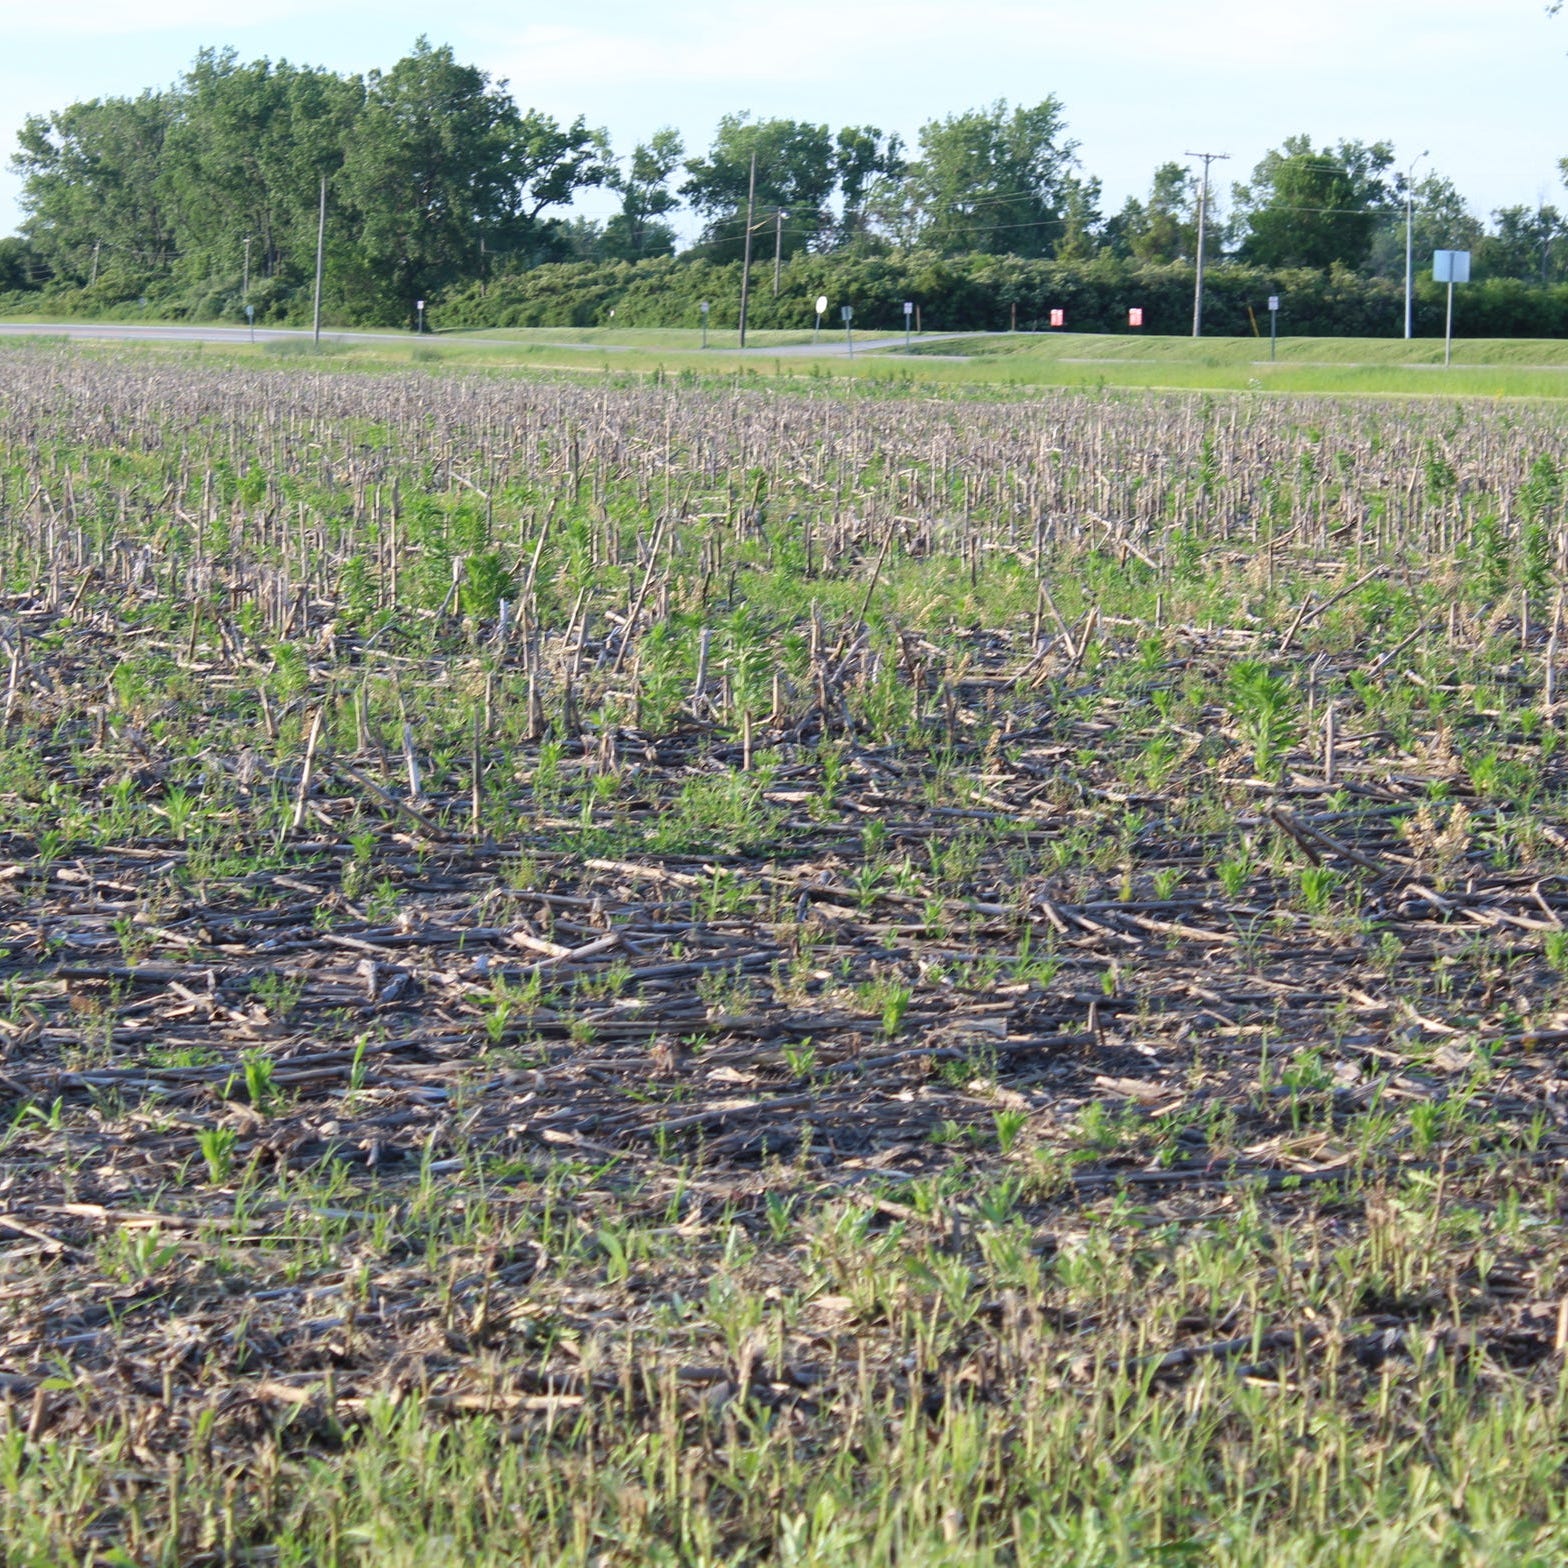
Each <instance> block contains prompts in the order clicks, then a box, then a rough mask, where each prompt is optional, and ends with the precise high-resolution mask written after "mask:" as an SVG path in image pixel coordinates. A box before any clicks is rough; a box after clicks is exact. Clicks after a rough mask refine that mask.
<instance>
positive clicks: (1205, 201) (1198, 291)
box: [1183, 152, 1230, 338]
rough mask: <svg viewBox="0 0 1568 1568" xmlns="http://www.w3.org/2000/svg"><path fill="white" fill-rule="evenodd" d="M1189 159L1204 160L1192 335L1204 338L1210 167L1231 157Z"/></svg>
mask: <svg viewBox="0 0 1568 1568" xmlns="http://www.w3.org/2000/svg"><path fill="white" fill-rule="evenodd" d="M1183 156H1184V157H1188V158H1201V159H1203V183H1202V184H1201V185H1200V186H1199V187H1198V268H1197V276H1196V278H1194V280H1193V285H1192V335H1193V336H1194V337H1195V338H1201V337H1202V336H1203V252H1204V248H1205V245H1206V241H1207V236H1208V224H1209V165H1210V164H1211V163H1214V162H1215V161H1216V160H1218V161H1220V162H1224V161H1225V160H1226V159H1228V158H1229V157H1230V154H1229V153H1228V152H1189V153H1185V154H1183Z"/></svg>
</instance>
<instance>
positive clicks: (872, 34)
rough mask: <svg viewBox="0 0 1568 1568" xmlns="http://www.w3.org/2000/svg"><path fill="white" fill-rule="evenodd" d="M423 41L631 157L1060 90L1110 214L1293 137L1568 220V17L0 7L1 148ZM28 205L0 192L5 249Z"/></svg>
mask: <svg viewBox="0 0 1568 1568" xmlns="http://www.w3.org/2000/svg"><path fill="white" fill-rule="evenodd" d="M420 33H426V34H428V35H429V36H430V37H431V39H432V41H434V42H436V43H450V44H451V45H452V46H453V48H454V49H455V50H456V51H457V54H458V57H459V58H460V59H463V60H465V61H468V62H471V63H474V64H476V65H479V66H482V67H483V68H484V69H486V70H488V71H490V72H492V73H493V74H494V75H496V76H498V77H506V78H508V79H509V80H510V82H511V84H512V91H513V93H514V95H515V96H516V98H517V100H518V101H519V103H521V104H522V105H523V106H525V107H529V106H532V107H537V108H540V109H543V110H546V111H548V112H549V113H552V114H554V115H556V116H558V117H560V118H563V119H570V118H572V117H574V116H576V115H577V114H579V113H581V114H584V115H586V116H587V118H588V120H589V122H590V123H591V124H595V125H602V126H604V127H606V128H607V129H608V130H609V132H610V134H611V136H612V137H613V139H614V142H615V145H616V148H617V150H618V151H628V150H630V148H631V146H632V144H633V142H634V141H636V140H637V139H638V138H640V137H644V136H646V135H647V134H648V133H649V132H650V131H652V130H654V129H655V128H656V127H658V126H660V125H667V124H669V125H675V126H677V127H678V128H679V129H680V130H681V131H682V132H683V133H684V134H685V136H686V141H687V145H688V147H690V148H692V149H694V150H695V149H700V148H702V147H705V146H706V144H707V142H708V139H709V136H710V134H711V132H712V129H713V126H714V123H715V122H716V121H717V119H718V117H719V116H720V115H721V114H723V113H725V112H727V111H731V110H736V109H751V110H753V111H755V112H756V113H758V114H761V115H772V114H780V115H790V116H793V117H797V118H806V119H812V120H821V121H827V122H829V123H830V124H833V125H835V126H837V125H841V124H846V123H856V124H860V123H867V122H869V123H872V124H878V125H881V126H884V127H885V128H888V129H892V130H898V131H901V132H903V133H904V135H905V137H906V139H908V140H910V141H912V140H913V139H914V134H915V132H916V130H917V129H918V127H919V125H920V124H921V122H922V121H923V120H926V119H929V118H932V117H934V116H937V115H941V114H946V113H950V112H953V111H955V110H960V109H965V108H969V107H972V106H973V105H975V104H979V103H984V102H988V101H990V100H992V99H996V98H1007V99H1010V100H1012V101H1014V102H1037V101H1038V100H1039V99H1040V98H1041V97H1042V96H1044V95H1045V94H1046V93H1055V94H1056V95H1057V96H1058V97H1059V98H1061V99H1062V101H1063V103H1064V105H1065V109H1066V117H1067V120H1068V124H1069V127H1070V132H1071V134H1072V135H1073V136H1074V137H1075V138H1076V139H1077V140H1078V141H1079V142H1080V143H1081V153H1080V156H1081V158H1082V161H1083V164H1084V166H1085V167H1086V168H1087V169H1088V170H1089V171H1090V172H1092V173H1095V174H1098V175H1099V176H1100V177H1101V179H1102V180H1103V181H1104V184H1105V193H1106V205H1107V208H1108V209H1110V208H1114V207H1116V206H1119V205H1120V203H1121V201H1122V199H1123V198H1124V197H1126V196H1127V195H1130V194H1141V193H1142V192H1143V191H1144V190H1145V189H1146V188H1147V186H1148V182H1149V177H1150V174H1151V172H1152V170H1153V168H1154V166H1155V165H1156V164H1157V163H1159V162H1160V161H1162V160H1164V159H1167V158H1173V157H1179V156H1180V155H1181V154H1182V153H1184V152H1186V151H1188V150H1210V151H1218V152H1228V153H1230V154H1231V155H1232V159H1231V162H1229V163H1228V164H1224V165H1221V166H1220V178H1221V180H1222V181H1223V182H1224V183H1225V184H1226V185H1228V184H1229V181H1230V180H1231V179H1233V178H1238V177H1245V175H1246V174H1247V172H1248V171H1249V170H1250V168H1251V166H1252V164H1253V163H1254V162H1255V161H1256V160H1257V158H1258V157H1259V156H1260V155H1261V154H1262V153H1263V152H1264V151H1265V150H1266V149H1267V148H1269V147H1271V146H1275V145H1277V144H1278V143H1279V142H1280V141H1282V140H1283V139H1284V137H1286V136H1287V135H1290V134H1292V133H1295V132H1298V131H1305V132H1308V133H1309V134H1311V135H1312V136H1313V137H1315V138H1317V139H1318V140H1320V141H1325V140H1334V139H1337V138H1339V137H1341V136H1346V137H1360V138H1364V139H1367V140H1374V139H1377V138H1387V139H1389V140H1391V141H1393V142H1394V144H1395V146H1396V148H1397V150H1398V152H1399V155H1400V160H1401V162H1404V161H1407V160H1408V159H1409V158H1410V157H1412V156H1413V155H1415V154H1417V153H1419V152H1421V151H1422V150H1423V149H1429V150H1430V154H1431V157H1430V160H1429V166H1431V167H1435V168H1437V169H1438V170H1440V171H1442V172H1444V173H1447V174H1449V175H1450V176H1451V177H1452V178H1453V179H1454V180H1455V181H1456V183H1457V184H1458V185H1459V187H1460V189H1461V190H1462V191H1463V192H1464V193H1465V194H1466V196H1467V197H1469V199H1470V200H1471V202H1472V204H1473V205H1474V206H1475V207H1476V208H1477V209H1478V210H1479V211H1480V212H1481V213H1482V214H1483V215H1484V214H1486V213H1488V212H1490V211H1491V209H1492V208H1494V207H1498V206H1502V205H1504V204H1507V203H1513V202H1527V203H1534V202H1536V201H1539V200H1541V199H1542V198H1544V199H1546V200H1548V201H1553V202H1556V203H1558V204H1559V205H1562V204H1564V203H1565V202H1568V191H1564V189H1563V188H1562V185H1561V181H1560V177H1559V175H1558V171H1557V160H1558V159H1559V158H1560V157H1562V156H1564V155H1568V114H1565V113H1564V111H1563V105H1564V104H1565V103H1568V13H1565V14H1564V16H1562V17H1560V18H1558V19H1556V20H1552V19H1549V18H1548V17H1547V16H1546V6H1545V0H1306V3H1300V0H1297V3H1295V4H1277V3H1269V0H1194V3H1191V4H1188V5H1186V6H1180V5H1177V4H1174V3H1172V0H1099V3H1080V0H1072V3H1069V0H1032V3H1024V0H961V3H957V4H954V3H951V0H786V3H780V0H768V3H763V0H730V3H727V4H719V3H717V0H664V3H661V4H657V5H649V4H634V3H630V0H579V3H578V4H575V5H572V6H560V5H551V6H547V5H542V4H538V3H534V0H507V3H499V0H458V3H457V4H454V5H451V6H448V7H446V8H444V9H435V10H433V9H432V8H431V7H429V6H428V5H414V4H409V3H407V0H249V3H247V4H245V5H244V6H243V8H241V7H237V6H235V5H233V4H228V5H221V6H220V5H214V4H211V3H210V0H57V3H55V4H48V3H43V4H40V3H37V0H0V36H4V37H5V39H6V41H7V43H6V48H5V50H4V52H3V54H0V131H3V132H4V134H5V138H6V142H7V147H8V150H10V149H11V148H12V147H14V141H13V136H14V131H15V128H16V127H17V126H18V125H19V124H20V123H21V120H22V118H23V116H24V115H25V114H27V113H29V112H37V111H44V110H48V109H52V108H57V107H60V106H62V105H63V104H65V103H68V102H70V101H72V100H73V99H78V98H90V97H96V96H100V95H107V94H122V93H135V92H137V91H139V90H141V89H142V88H143V87H148V86H154V85H158V84H163V83H166V82H168V81H170V80H171V79H172V78H173V77H174V76H176V75H177V74H178V73H179V71H180V69H181V68H182V67H183V66H184V65H185V64H187V63H188V62H189V61H190V59H191V57H192V56H193V55H194V54H195V52H196V50H197V49H198V48H200V47H202V46H203V45H214V46H224V45H232V46H233V47H235V48H236V49H238V50H239V52H240V53H241V55H242V56H244V57H246V58H253V57H255V56H258V55H268V56H271V57H273V58H278V57H287V58H289V59H292V60H295V61H297V62H307V63H313V64H323V65H328V66H331V67H333V68H335V69H340V70H364V69H367V68H369V67H372V66H387V65H390V64H391V63H392V61H394V60H395V59H396V58H397V57H398V56H399V55H400V54H402V53H404V52H405V51H406V50H407V48H408V47H409V45H410V44H411V43H412V41H413V40H414V38H415V37H417V36H418V35H419V34H420ZM18 193H19V185H18V182H17V180H16V179H15V177H14V176H13V175H11V174H10V173H9V172H5V173H0V232H7V231H9V230H10V229H11V228H12V227H13V226H14V225H15V223H16V222H17V221H18V219H19V216H20V212H19V209H18V207H17V204H16V203H17V196H18ZM603 202H604V198H602V197H601V198H599V199H598V201H597V203H590V207H589V210H593V209H594V207H595V206H596V207H597V209H598V210H600V211H602V210H604V206H603Z"/></svg>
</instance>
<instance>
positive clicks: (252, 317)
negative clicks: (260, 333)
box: [245, 305, 256, 343]
mask: <svg viewBox="0 0 1568 1568" xmlns="http://www.w3.org/2000/svg"><path fill="white" fill-rule="evenodd" d="M245 319H246V321H248V322H249V323H250V340H251V342H252V343H254V342H255V341H256V307H255V306H254V305H247V306H246V307H245Z"/></svg>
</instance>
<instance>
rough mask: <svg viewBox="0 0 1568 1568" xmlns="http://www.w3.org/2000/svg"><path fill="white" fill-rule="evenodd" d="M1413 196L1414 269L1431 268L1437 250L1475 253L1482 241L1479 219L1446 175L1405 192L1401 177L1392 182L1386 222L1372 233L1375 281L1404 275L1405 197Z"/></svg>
mask: <svg viewBox="0 0 1568 1568" xmlns="http://www.w3.org/2000/svg"><path fill="white" fill-rule="evenodd" d="M1407 196H1408V197H1410V198H1411V201H1410V239H1411V246H1410V248H1411V252H1412V255H1413V258H1414V261H1415V265H1416V267H1417V268H1418V269H1419V268H1422V267H1426V268H1428V269H1429V268H1430V267H1431V264H1432V252H1433V251H1434V250H1474V249H1476V248H1477V246H1478V245H1479V244H1480V242H1481V236H1482V224H1481V220H1480V219H1479V218H1477V217H1476V215H1475V214H1474V213H1473V212H1472V211H1471V210H1470V206H1469V203H1468V202H1466V201H1465V199H1464V197H1463V196H1462V195H1461V194H1460V191H1459V188H1458V187H1457V186H1456V185H1455V184H1454V182H1453V181H1452V180H1451V179H1449V178H1448V176H1447V175H1445V174H1438V173H1432V174H1428V175H1426V176H1425V177H1424V178H1423V179H1419V180H1417V181H1415V183H1414V184H1413V185H1410V186H1409V187H1408V188H1407V177H1406V176H1405V175H1404V174H1397V175H1395V176H1394V179H1393V181H1392V184H1391V189H1390V201H1389V204H1388V208H1387V210H1386V212H1385V214H1384V220H1383V221H1382V222H1380V223H1379V224H1378V226H1377V229H1376V231H1375V232H1374V234H1373V238H1372V246H1371V250H1370V251H1369V253H1368V256H1367V261H1366V270H1367V271H1368V272H1370V273H1371V274H1372V275H1373V276H1374V277H1380V278H1403V277H1404V275H1405V199H1406V197H1407Z"/></svg>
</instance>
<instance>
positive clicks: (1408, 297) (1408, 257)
mask: <svg viewBox="0 0 1568 1568" xmlns="http://www.w3.org/2000/svg"><path fill="white" fill-rule="evenodd" d="M1424 157H1426V154H1425V153H1424V152H1418V153H1417V154H1416V155H1415V157H1414V158H1412V159H1411V160H1410V167H1409V168H1408V169H1406V170H1405V336H1406V337H1407V338H1410V337H1414V336H1415V331H1414V327H1415V294H1416V224H1415V199H1416V165H1417V164H1418V163H1420V161H1421V160H1422V159H1423V158H1424Z"/></svg>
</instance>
